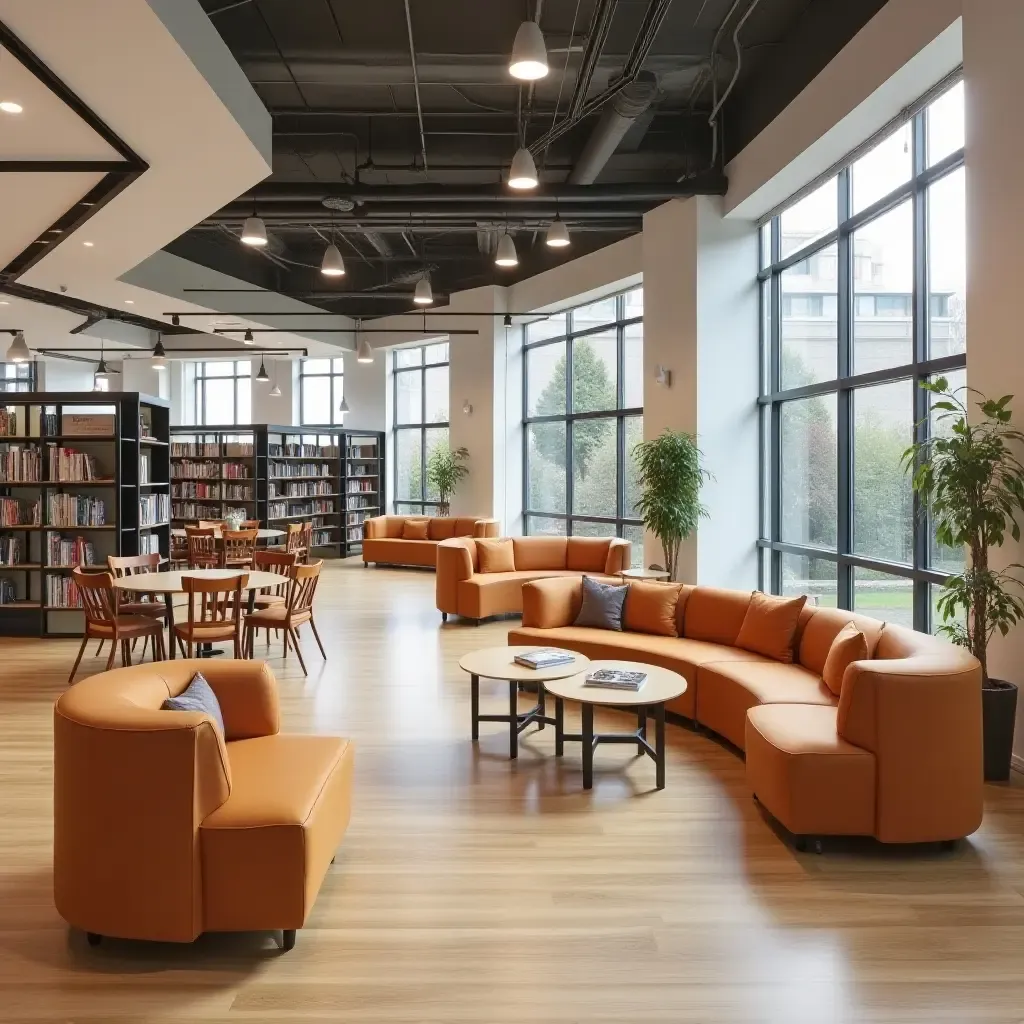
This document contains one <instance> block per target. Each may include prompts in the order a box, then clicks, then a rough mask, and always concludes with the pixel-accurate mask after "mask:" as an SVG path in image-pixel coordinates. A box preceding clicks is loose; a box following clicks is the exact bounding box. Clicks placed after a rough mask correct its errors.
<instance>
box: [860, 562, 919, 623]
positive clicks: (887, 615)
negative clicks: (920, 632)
mask: <svg viewBox="0 0 1024 1024" xmlns="http://www.w3.org/2000/svg"><path fill="white" fill-rule="evenodd" d="M853 610H854V611H855V612H863V613H864V614H865V615H870V616H871V617H872V618H873V619H881V620H882V621H883V622H894V623H896V624H897V625H899V626H908V627H909V628H910V629H913V628H914V581H913V580H907V579H903V578H902V577H901V576H890V575H889V574H888V573H884V572H875V571H874V570H873V569H857V568H855V569H854V570H853Z"/></svg>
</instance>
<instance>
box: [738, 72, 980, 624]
mask: <svg viewBox="0 0 1024 1024" xmlns="http://www.w3.org/2000/svg"><path fill="white" fill-rule="evenodd" d="M963 146H964V93H963V84H962V82H958V83H956V84H955V85H952V86H951V87H948V88H947V89H946V91H945V92H942V93H941V94H939V95H938V96H937V98H935V96H934V94H933V96H930V97H928V98H927V102H922V104H921V105H920V109H919V110H918V111H917V113H915V114H914V115H913V116H912V117H911V118H910V119H909V120H906V121H905V122H904V123H902V124H900V125H898V126H896V127H894V128H893V129H892V130H891V131H890V132H889V133H888V134H887V135H886V136H885V137H884V138H882V139H881V141H877V142H876V143H875V144H874V145H872V146H871V147H870V148H865V150H863V151H862V152H860V153H858V154H857V155H856V156H855V157H854V158H851V160H850V161H849V162H848V163H847V164H846V166H844V167H842V168H841V169H840V170H839V171H838V173H837V174H835V175H834V176H832V177H830V178H829V179H828V180H827V181H825V182H824V183H823V184H818V185H817V186H816V187H815V188H814V189H813V190H811V191H809V192H808V193H806V194H804V195H803V196H801V197H800V198H798V199H797V200H796V201H794V202H792V203H791V204H790V205H788V206H787V207H785V208H784V209H783V210H781V212H779V213H778V214H776V215H775V216H773V217H772V218H771V219H770V221H768V222H767V223H765V224H764V225H763V226H762V228H761V264H760V265H761V270H760V272H759V274H758V279H759V281H760V288H761V309H762V316H761V344H762V384H761V397H760V399H759V402H760V407H761V437H762V445H761V451H762V469H763V472H762V495H763V500H762V503H761V505H762V516H761V518H762V527H761V540H760V542H759V544H760V548H761V576H762V580H761V585H762V587H764V588H765V589H771V590H772V591H773V592H774V593H782V594H794V595H795V594H803V593H806V594H809V595H810V599H811V601H813V602H814V603H816V604H820V605H827V606H832V607H835V606H838V607H840V608H852V609H854V610H856V611H861V612H864V613H865V614H868V615H872V616H875V617H877V618H881V619H885V620H887V621H890V622H897V623H900V624H903V625H907V626H913V627H915V628H917V629H922V630H928V629H933V630H934V628H935V627H936V626H937V625H941V621H936V614H935V611H934V606H935V600H936V598H937V596H938V594H939V592H940V588H941V584H942V581H943V580H944V579H945V578H946V576H947V575H948V574H949V573H951V572H957V571H959V570H960V569H961V568H962V567H963V564H964V559H963V554H962V552H959V551H950V550H949V549H940V548H938V547H937V545H936V544H935V542H934V539H933V536H932V531H931V527H930V525H929V524H928V523H927V522H926V521H924V520H923V519H922V518H921V516H920V515H918V509H917V507H916V503H915V499H914V495H913V492H912V490H911V486H910V477H909V475H908V474H906V473H905V472H904V470H903V468H902V466H901V464H900V460H901V456H902V454H903V452H904V451H905V450H906V448H907V447H908V446H909V445H910V444H911V442H912V441H913V440H914V439H915V438H918V439H922V438H924V437H926V436H927V431H928V430H930V429H931V426H930V423H929V401H928V399H929V396H928V394H927V393H926V392H924V391H922V390H921V388H920V387H919V384H920V382H921V381H923V380H928V379H932V378H935V377H938V376H940V375H941V376H946V377H948V378H949V379H950V381H951V382H952V383H953V384H954V385H955V386H960V385H963V384H964V383H965V382H966V346H967V324H966V316H965V310H966V304H965V297H966V238H965V193H964V175H965V171H964V152H963ZM814 296H818V297H820V299H821V306H820V309H821V313H820V314H819V313H818V309H819V307H818V305H817V303H816V302H814V303H811V302H808V301H807V300H808V299H809V298H811V297H814ZM829 311H831V315H829Z"/></svg>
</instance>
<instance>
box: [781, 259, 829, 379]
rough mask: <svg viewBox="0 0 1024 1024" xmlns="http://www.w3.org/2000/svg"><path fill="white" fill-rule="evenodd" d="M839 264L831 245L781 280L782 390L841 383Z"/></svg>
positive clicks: (790, 270)
mask: <svg viewBox="0 0 1024 1024" xmlns="http://www.w3.org/2000/svg"><path fill="white" fill-rule="evenodd" d="M837 263H838V250H837V248H836V246H834V245H830V246H829V247H828V248H827V249H822V251H821V252H817V253H815V254H814V255H813V256H810V257H809V258H808V259H806V260H801V261H800V262H799V263H797V264H796V265H794V266H792V267H790V268H789V269H788V270H787V271H785V272H784V273H783V274H782V275H781V286H782V319H781V329H782V331H781V333H782V352H781V368H780V376H781V386H782V389H783V390H786V389H788V388H799V387H803V386H804V385H807V384H819V383H821V382H822V381H826V380H835V379H836V374H837V372H838V371H837V368H836V359H837V352H838V344H839V343H838V337H839V334H838V332H839V316H838V313H837V303H838V298H837V294H836V278H837V276H838V274H837Z"/></svg>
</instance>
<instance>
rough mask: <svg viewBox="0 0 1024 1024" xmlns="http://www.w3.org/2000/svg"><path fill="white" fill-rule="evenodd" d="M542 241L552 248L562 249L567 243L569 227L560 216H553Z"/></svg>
mask: <svg viewBox="0 0 1024 1024" xmlns="http://www.w3.org/2000/svg"><path fill="white" fill-rule="evenodd" d="M544 241H545V243H546V244H547V245H550V246H551V248H552V249H564V248H565V247H566V246H567V245H568V244H569V229H568V228H567V227H566V226H565V221H564V220H562V218H561V217H559V216H557V215H556V216H555V219H554V220H553V221H552V222H551V226H550V227H549V228H548V233H547V237H546V238H545V239H544Z"/></svg>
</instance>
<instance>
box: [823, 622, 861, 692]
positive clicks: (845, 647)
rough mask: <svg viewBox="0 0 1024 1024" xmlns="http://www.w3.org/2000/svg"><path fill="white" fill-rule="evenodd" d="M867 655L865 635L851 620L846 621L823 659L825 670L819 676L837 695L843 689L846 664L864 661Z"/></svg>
mask: <svg viewBox="0 0 1024 1024" xmlns="http://www.w3.org/2000/svg"><path fill="white" fill-rule="evenodd" d="M867 656H868V640H867V637H866V636H864V634H863V633H862V632H861V631H860V630H859V629H858V628H857V627H856V625H855V624H854V623H852V622H848V623H847V624H846V625H845V626H843V628H842V629H841V630H840V631H839V632H838V633H837V634H836V638H835V640H833V641H832V646H831V647H830V648H829V651H828V657H827V658H826V659H825V671H824V672H822V674H821V678H822V679H823V680H824V682H825V685H826V686H827V687H828V688H829V689H830V690H831V691H832V692H833V693H834V694H835V695H836V696H837V697H838V696H839V695H840V694H841V693H842V690H843V676H844V675H845V674H846V669H847V666H849V665H852V664H853V662H855V661H864V659H865V658H867Z"/></svg>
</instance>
